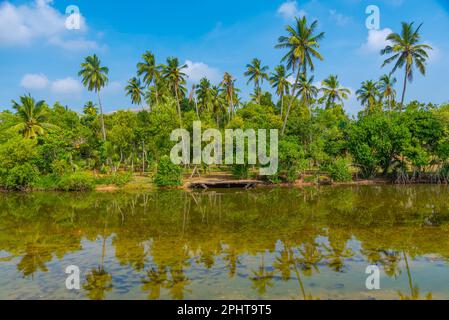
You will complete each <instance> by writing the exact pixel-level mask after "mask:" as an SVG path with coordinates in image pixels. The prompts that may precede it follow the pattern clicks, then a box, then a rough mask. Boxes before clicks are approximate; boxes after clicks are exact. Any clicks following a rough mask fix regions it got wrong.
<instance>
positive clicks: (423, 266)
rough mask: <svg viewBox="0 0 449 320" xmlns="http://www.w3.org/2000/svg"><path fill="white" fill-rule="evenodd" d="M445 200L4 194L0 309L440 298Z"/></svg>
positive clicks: (330, 194)
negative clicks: (374, 285) (70, 280)
mask: <svg viewBox="0 0 449 320" xmlns="http://www.w3.org/2000/svg"><path fill="white" fill-rule="evenodd" d="M448 200H449V188H448V187H445V186H411V187H403V186H382V187H377V186H363V187H336V188H331V187H329V188H320V189H315V188H312V189H302V190H297V189H263V190H251V191H242V190H232V191H222V190H217V191H215V192H214V191H209V192H206V193H190V192H184V191H155V192H149V193H87V194H65V193H42V194H41V193H32V194H0V299H429V298H433V299H449V264H448V258H449V201H448ZM373 264H375V265H378V266H379V268H380V270H381V290H379V291H368V290H367V289H366V287H365V280H366V277H367V276H368V275H366V274H365V269H366V267H367V266H368V265H373ZM69 265H76V266H79V268H80V270H81V290H79V291H69V290H67V289H66V287H65V280H66V277H67V275H66V274H65V268H66V267H67V266H69Z"/></svg>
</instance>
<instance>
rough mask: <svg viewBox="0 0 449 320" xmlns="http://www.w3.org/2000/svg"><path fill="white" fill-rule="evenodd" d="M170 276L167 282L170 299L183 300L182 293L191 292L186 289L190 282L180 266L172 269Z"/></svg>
mask: <svg viewBox="0 0 449 320" xmlns="http://www.w3.org/2000/svg"><path fill="white" fill-rule="evenodd" d="M170 275H171V279H170V280H169V281H168V290H169V292H170V295H171V297H172V298H173V299H175V300H184V292H191V290H189V289H186V287H187V286H188V285H189V284H190V280H189V279H188V278H187V277H186V276H185V274H184V270H183V268H182V266H181V267H179V268H172V269H171V270H170Z"/></svg>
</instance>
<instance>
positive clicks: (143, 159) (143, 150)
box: [142, 141, 145, 174]
mask: <svg viewBox="0 0 449 320" xmlns="http://www.w3.org/2000/svg"><path fill="white" fill-rule="evenodd" d="M144 173H145V141H142V174H144Z"/></svg>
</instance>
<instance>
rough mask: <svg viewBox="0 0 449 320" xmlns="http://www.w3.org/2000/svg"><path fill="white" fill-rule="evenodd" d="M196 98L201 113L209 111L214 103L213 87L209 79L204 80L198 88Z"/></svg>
mask: <svg viewBox="0 0 449 320" xmlns="http://www.w3.org/2000/svg"><path fill="white" fill-rule="evenodd" d="M196 96H197V100H198V107H199V110H200V111H204V110H208V109H209V107H210V106H211V102H212V85H211V83H210V81H209V80H208V79H207V78H202V79H201V80H200V84H199V85H198V87H197V88H196Z"/></svg>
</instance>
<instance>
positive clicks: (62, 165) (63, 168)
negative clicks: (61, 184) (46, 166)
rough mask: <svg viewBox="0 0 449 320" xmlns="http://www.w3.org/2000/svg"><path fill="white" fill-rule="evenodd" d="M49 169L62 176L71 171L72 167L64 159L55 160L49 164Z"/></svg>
mask: <svg viewBox="0 0 449 320" xmlns="http://www.w3.org/2000/svg"><path fill="white" fill-rule="evenodd" d="M51 171H52V172H53V173H54V174H56V175H58V176H63V175H66V174H69V173H70V172H73V167H72V165H71V164H70V163H68V162H67V161H66V160H55V161H53V163H52V164H51Z"/></svg>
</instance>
